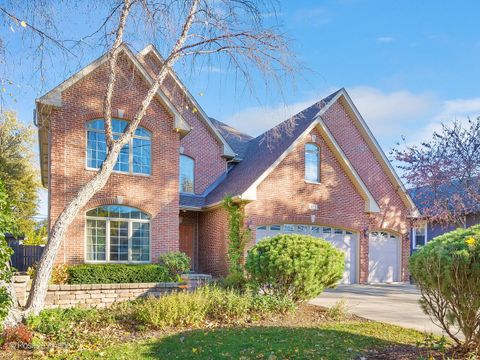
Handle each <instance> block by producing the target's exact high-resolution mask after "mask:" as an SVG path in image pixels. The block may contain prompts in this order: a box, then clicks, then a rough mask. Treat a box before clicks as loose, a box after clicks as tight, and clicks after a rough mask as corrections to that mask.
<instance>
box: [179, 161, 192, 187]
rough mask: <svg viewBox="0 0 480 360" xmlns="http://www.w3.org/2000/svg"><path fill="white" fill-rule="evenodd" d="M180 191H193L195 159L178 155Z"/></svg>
mask: <svg viewBox="0 0 480 360" xmlns="http://www.w3.org/2000/svg"><path fill="white" fill-rule="evenodd" d="M179 182H180V192H183V193H193V192H194V184H195V160H193V159H192V158H191V157H190V156H187V155H180V179H179Z"/></svg>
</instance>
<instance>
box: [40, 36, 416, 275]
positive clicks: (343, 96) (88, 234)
mask: <svg viewBox="0 0 480 360" xmlns="http://www.w3.org/2000/svg"><path fill="white" fill-rule="evenodd" d="M161 61H162V59H161V57H160V55H159V54H158V52H157V51H156V49H155V48H154V47H153V46H151V45H149V46H147V47H146V48H145V49H144V50H142V51H141V52H140V53H138V54H133V53H132V51H131V50H130V49H129V48H128V47H127V46H126V45H123V49H122V52H121V56H120V58H119V63H118V80H117V83H116V86H115V90H114V97H113V106H112V110H113V114H114V120H113V130H114V132H117V133H119V132H121V131H122V130H123V128H124V127H125V126H126V124H127V122H128V121H129V120H131V117H132V116H133V114H134V113H135V111H136V109H137V107H138V104H139V102H140V99H141V98H142V96H143V94H144V93H145V92H146V90H147V87H148V85H149V83H151V81H152V76H153V74H154V72H155V70H156V69H157V68H158V66H159V64H160V63H161ZM106 83H107V64H106V56H105V55H104V56H102V57H101V58H99V59H97V60H96V61H94V62H93V63H92V64H90V65H88V66H87V67H86V68H84V69H83V70H81V71H80V72H78V73H77V74H75V75H74V76H72V77H71V78H69V79H67V80H65V81H64V82H63V83H62V84H60V85H59V86H58V87H56V88H55V89H53V90H51V91H50V92H48V93H47V94H45V95H44V96H42V97H40V98H39V99H37V101H36V121H37V124H38V126H39V139H40V159H41V174H42V182H43V185H44V186H45V187H47V188H48V194H49V197H48V199H49V215H48V216H49V221H50V224H53V223H54V221H55V219H56V218H57V217H58V215H59V213H60V212H61V211H62V209H63V207H64V206H65V204H67V202H68V201H70V199H72V197H73V196H74V195H75V194H76V192H77V191H78V190H79V188H80V187H81V186H82V185H83V184H85V182H86V181H88V179H90V178H91V177H92V176H93V175H94V173H95V171H96V170H97V169H98V168H99V167H100V166H101V164H102V160H103V159H104V158H105V149H106V147H105V136H104V133H103V120H102V103H103V97H104V92H105V87H106ZM227 194H228V195H231V196H233V197H234V199H236V200H238V201H245V202H246V203H247V205H246V207H245V211H246V218H247V226H249V227H250V229H252V244H254V243H255V241H258V240H260V239H261V238H263V237H265V236H269V235H273V234H277V233H303V234H311V235H313V236H318V237H322V238H325V239H326V240H328V241H331V242H332V243H333V244H334V245H335V246H337V247H339V248H341V249H342V250H344V251H345V253H346V255H347V256H346V264H345V265H346V266H345V274H344V279H343V281H344V282H345V283H357V282H361V283H365V282H391V281H405V280H407V278H408V274H407V268H406V264H407V260H408V256H409V252H410V241H409V236H408V234H409V231H410V227H411V226H410V225H411V221H410V218H411V217H412V216H415V214H416V208H415V205H414V204H413V202H412V201H411V199H410V197H409V196H408V194H407V192H406V190H405V188H404V186H403V185H402V183H401V181H400V180H399V178H398V176H397V175H396V173H395V171H394V170H393V168H392V166H391V165H390V163H389V162H388V160H387V158H386V157H385V155H384V153H383V152H382V150H381V149H380V147H379V145H378V143H377V142H376V140H375V139H374V137H373V135H372V133H371V132H370V130H369V128H368V126H367V125H366V123H365V121H364V120H363V119H362V117H361V115H360V114H359V113H358V111H357V109H356V108H355V106H354V105H353V103H352V101H351V99H350V97H349V95H348V94H347V92H346V91H345V90H344V89H340V90H338V91H336V92H335V93H333V94H331V95H330V96H328V97H326V98H324V99H322V100H321V101H319V102H318V103H316V104H313V105H312V106H310V107H309V108H307V109H305V110H304V111H302V112H300V113H299V114H297V115H295V116H294V117H293V118H292V119H289V120H287V121H285V122H283V123H281V124H279V125H278V126H276V127H275V128H273V129H271V130H269V131H267V132H266V133H264V134H262V135H260V136H258V137H256V138H253V137H251V136H249V135H246V134H243V133H240V132H239V131H237V130H235V129H233V128H231V127H230V126H228V125H226V124H224V123H222V122H220V121H217V120H215V119H211V118H209V117H208V116H207V115H206V114H205V112H204V111H203V110H202V108H201V107H200V105H199V104H198V103H197V102H196V100H195V99H194V98H193V96H192V95H191V94H190V93H189V92H188V90H187V89H186V88H185V86H184V85H183V84H182V83H181V81H180V80H179V79H178V77H177V76H176V75H175V74H174V73H173V71H172V72H171V73H170V74H169V76H168V78H167V80H166V81H165V84H164V85H163V87H162V89H161V90H160V91H159V92H158V94H157V96H156V98H155V99H154V101H153V102H152V104H151V106H150V107H149V109H148V111H147V114H146V115H145V117H144V119H143V120H142V121H141V123H140V127H139V129H138V130H137V132H136V134H135V137H134V139H133V140H132V141H131V143H130V144H129V145H128V146H126V147H125V148H124V149H123V150H122V153H121V154H120V156H119V160H118V162H117V164H116V166H115V171H114V173H113V174H112V175H111V177H110V179H109V181H108V183H107V185H106V186H105V187H104V188H103V189H102V190H101V191H99V192H98V193H97V194H96V195H95V196H94V197H93V198H92V199H91V201H90V202H89V203H88V205H87V206H86V207H85V208H84V209H83V210H82V212H81V213H80V214H79V215H78V216H77V218H76V220H75V221H74V222H73V223H72V225H71V226H70V227H69V229H68V233H67V235H66V238H65V241H64V243H63V244H62V246H61V248H60V252H59V254H58V257H57V262H59V263H61V262H64V263H69V264H75V263H83V262H89V263H90V262H91V263H103V262H131V263H141V262H155V261H156V260H157V258H158V256H159V255H160V254H162V253H165V252H168V251H175V250H181V251H184V252H186V253H187V254H188V255H189V256H190V257H191V259H192V269H194V270H195V271H197V272H204V273H210V274H213V275H223V274H225V272H226V269H227V263H226V259H225V254H226V249H227V241H228V240H227V237H226V232H227V214H226V212H225V210H224V209H223V208H222V206H221V204H222V199H223V197H224V196H225V195H227Z"/></svg>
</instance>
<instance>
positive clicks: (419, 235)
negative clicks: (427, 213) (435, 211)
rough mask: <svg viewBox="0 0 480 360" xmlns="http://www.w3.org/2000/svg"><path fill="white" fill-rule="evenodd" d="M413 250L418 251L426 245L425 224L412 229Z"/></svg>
mask: <svg viewBox="0 0 480 360" xmlns="http://www.w3.org/2000/svg"><path fill="white" fill-rule="evenodd" d="M412 235H413V236H412V237H413V239H412V240H413V248H414V249H418V248H419V247H421V246H424V245H425V244H426V243H427V224H426V223H425V224H422V225H419V226H416V227H414V228H413V231H412Z"/></svg>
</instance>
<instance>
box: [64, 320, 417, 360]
mask: <svg viewBox="0 0 480 360" xmlns="http://www.w3.org/2000/svg"><path fill="white" fill-rule="evenodd" d="M287 323H288V321H287ZM424 338H425V334H423V333H420V332H418V331H415V330H409V329H404V328H401V327H397V326H393V325H386V324H382V323H378V322H372V321H358V320H345V321H342V322H334V321H322V322H320V323H318V324H316V325H313V326H312V324H309V326H293V327H287V326H283V322H280V323H279V325H278V326H275V325H273V324H270V325H267V324H266V325H263V326H252V327H228V328H217V329H211V330H200V329H199V330H189V331H182V332H179V333H176V334H173V335H168V336H161V337H158V338H154V339H149V340H141V341H134V342H129V343H124V344H121V345H116V346H111V347H108V348H106V349H104V350H101V351H96V352H93V351H89V352H82V353H77V354H76V356H77V357H76V358H79V359H97V358H102V359H269V360H273V359H352V358H356V357H357V356H360V355H364V354H366V353H367V352H368V351H369V350H372V349H378V350H384V349H386V348H388V347H391V346H398V345H410V346H411V347H412V348H414V347H415V344H417V343H419V342H422V341H423V340H424ZM65 358H66V357H65Z"/></svg>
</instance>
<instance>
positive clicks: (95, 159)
mask: <svg viewBox="0 0 480 360" xmlns="http://www.w3.org/2000/svg"><path fill="white" fill-rule="evenodd" d="M127 125H128V122H127V121H125V120H119V119H112V131H113V138H114V139H118V138H119V137H120V136H121V135H122V133H123V132H124V131H125V128H126V127H127ZM150 147H151V133H150V132H149V131H148V130H146V129H144V128H142V127H138V128H137V130H136V131H135V134H134V135H133V138H132V139H131V140H130V142H129V143H128V144H127V145H125V146H124V147H123V148H122V150H121V151H120V155H119V156H118V160H117V163H116V164H115V167H114V168H113V169H114V170H115V171H119V172H124V173H130V174H146V175H150V171H151V153H150V152H151V150H150ZM106 156H107V143H106V140H105V121H104V120H102V119H96V120H92V121H89V122H88V123H87V167H89V168H92V169H99V168H100V167H101V166H102V164H103V161H104V160H105V157H106Z"/></svg>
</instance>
